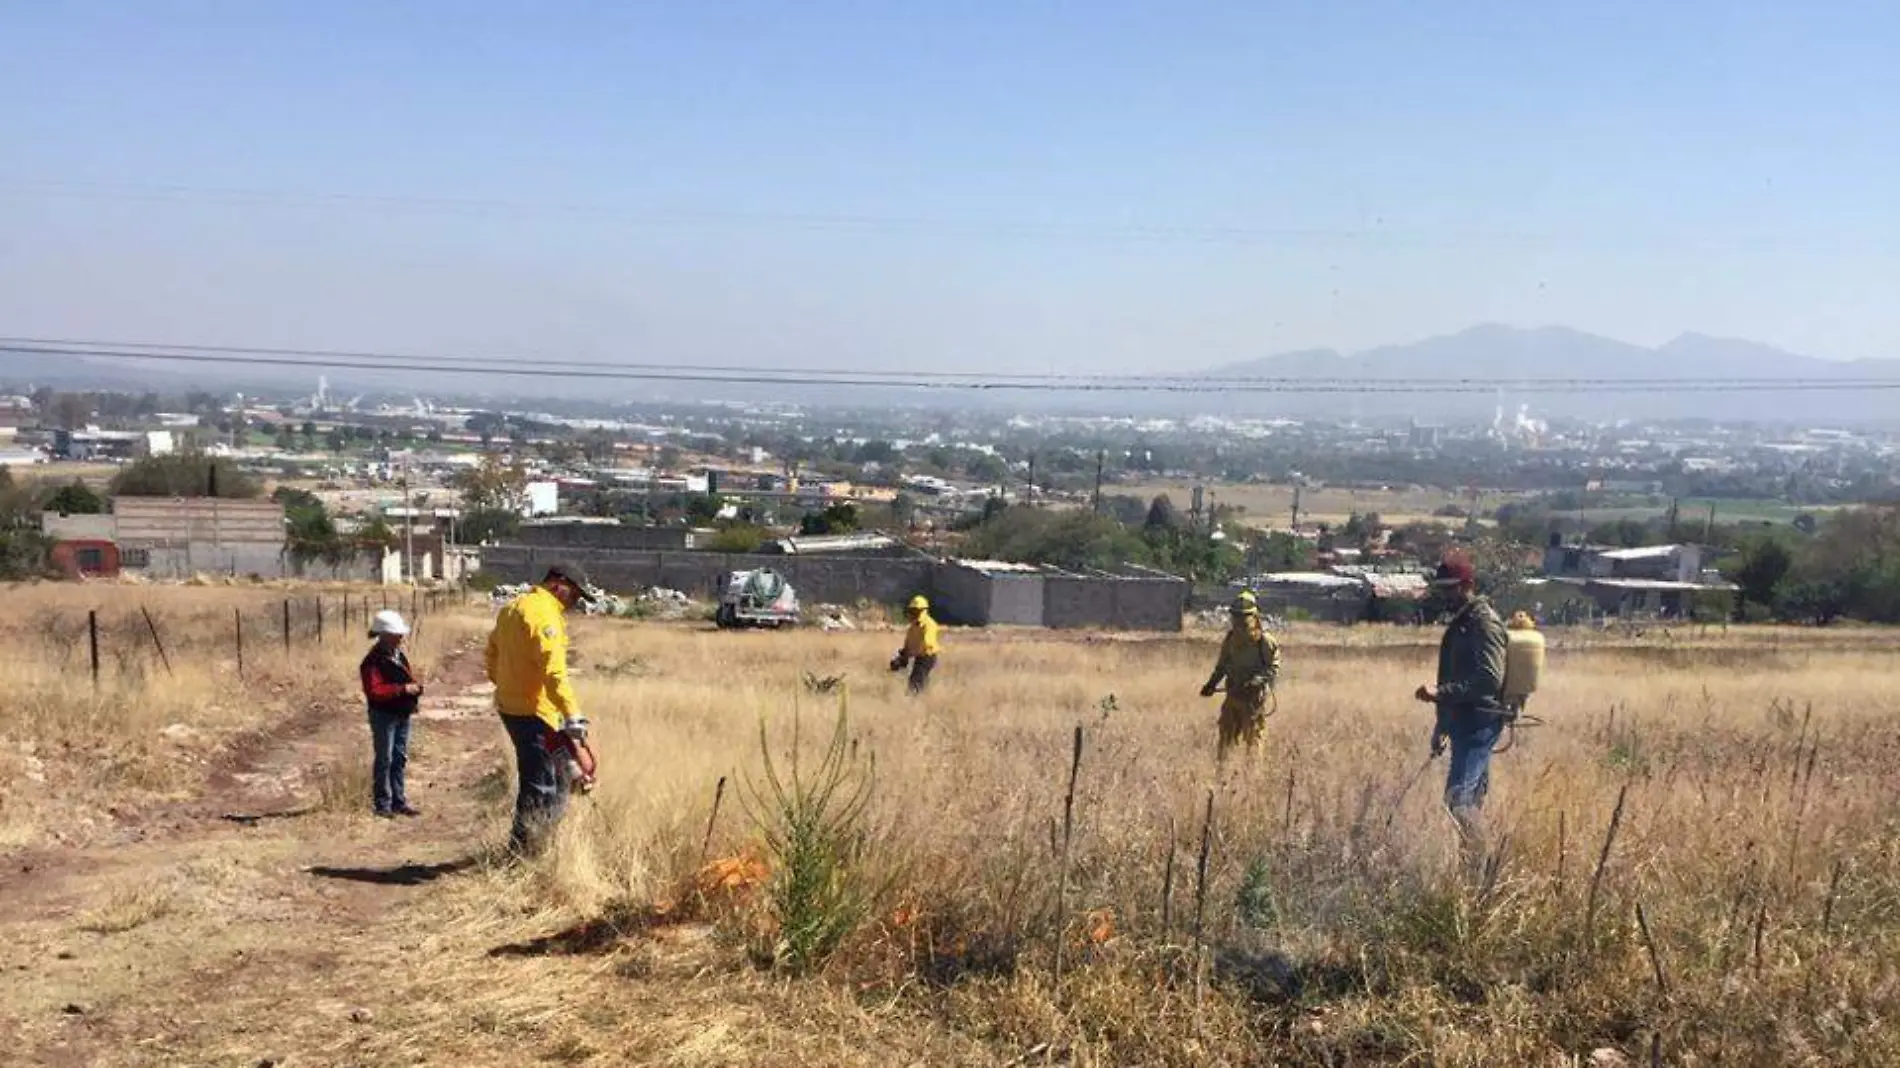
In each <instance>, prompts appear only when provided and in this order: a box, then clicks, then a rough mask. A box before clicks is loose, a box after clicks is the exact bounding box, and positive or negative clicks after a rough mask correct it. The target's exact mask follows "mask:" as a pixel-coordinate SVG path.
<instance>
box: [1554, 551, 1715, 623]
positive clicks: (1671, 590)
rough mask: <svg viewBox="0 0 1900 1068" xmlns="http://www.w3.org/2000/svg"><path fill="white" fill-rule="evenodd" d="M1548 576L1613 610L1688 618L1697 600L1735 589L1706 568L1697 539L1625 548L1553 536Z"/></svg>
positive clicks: (1610, 612) (1619, 613) (1614, 612)
mask: <svg viewBox="0 0 1900 1068" xmlns="http://www.w3.org/2000/svg"><path fill="white" fill-rule="evenodd" d="M1544 577H1545V578H1546V580H1548V581H1549V582H1551V583H1554V584H1557V585H1560V586H1564V587H1569V588H1570V589H1571V590H1574V591H1575V592H1577V593H1579V594H1581V595H1582V596H1583V597H1584V598H1585V599H1587V600H1589V601H1590V602H1592V603H1593V604H1594V605H1595V606H1596V609H1597V610H1598V611H1600V612H1603V613H1604V614H1606V615H1614V616H1661V617H1663V618H1671V619H1682V618H1687V617H1689V616H1690V615H1691V614H1692V613H1693V611H1694V608H1695V605H1696V604H1697V602H1698V600H1701V599H1707V598H1716V597H1719V598H1727V597H1730V596H1732V595H1733V593H1734V590H1735V586H1734V585H1733V584H1732V583H1729V582H1727V581H1726V580H1724V579H1722V578H1721V576H1720V575H1718V574H1715V573H1711V572H1708V571H1706V570H1705V569H1704V567H1703V552H1702V548H1701V547H1700V546H1697V545H1651V546H1644V547H1641V548H1634V549H1623V548H1610V547H1607V546H1599V545H1564V544H1562V543H1560V542H1557V541H1555V540H1553V541H1552V543H1551V545H1550V546H1548V547H1547V548H1546V549H1545V550H1544Z"/></svg>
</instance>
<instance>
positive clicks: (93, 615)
mask: <svg viewBox="0 0 1900 1068" xmlns="http://www.w3.org/2000/svg"><path fill="white" fill-rule="evenodd" d="M86 645H87V647H88V648H89V649H91V651H92V688H93V689H95V690H97V689H98V688H99V612H98V610H97V609H93V610H91V611H88V612H87V613H86Z"/></svg>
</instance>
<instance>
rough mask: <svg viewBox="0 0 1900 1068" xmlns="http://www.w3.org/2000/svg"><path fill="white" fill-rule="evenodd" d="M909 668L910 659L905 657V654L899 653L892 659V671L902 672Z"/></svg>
mask: <svg viewBox="0 0 1900 1068" xmlns="http://www.w3.org/2000/svg"><path fill="white" fill-rule="evenodd" d="M909 666H910V658H909V657H907V656H905V655H904V654H903V653H899V654H897V655H896V656H894V657H891V670H892V671H902V670H904V669H905V668H907V667H909Z"/></svg>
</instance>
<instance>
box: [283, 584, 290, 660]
mask: <svg viewBox="0 0 1900 1068" xmlns="http://www.w3.org/2000/svg"><path fill="white" fill-rule="evenodd" d="M284 652H286V653H288V652H290V598H288V597H286V598H284Z"/></svg>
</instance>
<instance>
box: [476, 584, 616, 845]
mask: <svg viewBox="0 0 1900 1068" xmlns="http://www.w3.org/2000/svg"><path fill="white" fill-rule="evenodd" d="M590 596H591V593H590V589H589V587H588V584H587V576H586V574H585V572H583V571H581V569H580V568H579V567H577V566H575V565H572V564H557V565H555V566H553V567H551V568H549V569H548V571H547V575H546V577H545V578H544V579H542V581H541V584H540V585H538V586H536V587H534V588H533V589H531V590H529V591H528V592H527V593H524V594H522V595H521V596H519V597H517V598H515V599H514V600H513V601H511V602H509V604H508V605H507V607H505V608H503V609H502V610H501V613H500V614H499V615H498V616H497V617H496V619H495V629H494V630H493V631H492V632H491V633H490V634H489V636H488V650H487V657H486V666H487V669H488V680H489V681H490V682H492V683H494V684H495V708H496V710H497V711H499V712H500V713H501V722H502V725H503V726H505V727H506V728H507V729H508V738H509V740H510V741H511V742H512V743H513V744H514V750H515V779H516V782H517V784H518V785H517V789H516V793H515V817H514V827H513V829H512V831H511V832H510V834H509V838H508V844H509V845H510V846H511V847H512V848H513V849H514V850H515V852H516V853H518V854H524V855H527V854H533V853H535V852H538V851H539V850H540V849H541V847H542V846H543V845H544V844H545V843H546V840H547V836H548V834H549V832H550V831H552V830H553V829H554V825H555V824H557V823H559V822H560V819H561V814H562V812H563V811H564V810H565V808H566V806H567V790H566V784H564V783H563V782H562V781H561V772H560V768H559V765H558V764H557V763H556V754H557V752H559V751H560V750H561V748H562V747H561V746H560V745H559V744H558V743H559V742H560V741H561V738H560V737H559V736H560V735H561V734H566V735H568V736H569V737H570V738H573V739H574V740H576V741H585V740H586V738H587V718H586V717H585V716H583V715H581V709H580V702H579V701H578V700H577V699H576V698H575V696H574V687H573V686H572V685H571V684H570V683H569V681H568V677H567V618H566V614H567V611H568V610H569V609H571V608H573V607H574V606H575V605H576V604H579V603H581V602H583V601H585V600H588V599H589V598H590Z"/></svg>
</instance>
